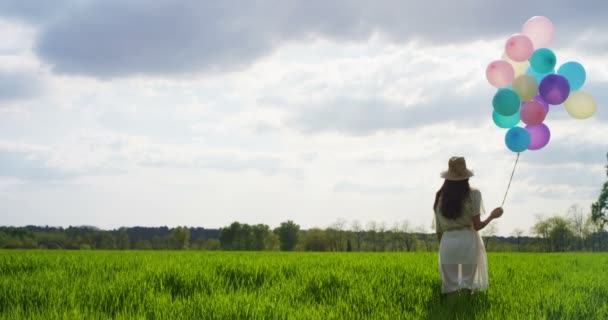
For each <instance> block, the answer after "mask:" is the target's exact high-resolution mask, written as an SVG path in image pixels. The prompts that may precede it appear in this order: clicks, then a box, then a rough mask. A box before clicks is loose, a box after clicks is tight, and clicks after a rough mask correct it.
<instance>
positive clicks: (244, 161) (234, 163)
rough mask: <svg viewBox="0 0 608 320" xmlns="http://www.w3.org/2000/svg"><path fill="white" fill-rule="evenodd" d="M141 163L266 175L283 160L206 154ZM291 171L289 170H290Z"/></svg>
mask: <svg viewBox="0 0 608 320" xmlns="http://www.w3.org/2000/svg"><path fill="white" fill-rule="evenodd" d="M139 164H140V165H142V166H146V167H155V168H182V169H211V170H220V171H228V172H238V171H257V172H260V173H262V174H266V175H274V174H277V173H279V172H280V171H281V170H282V169H283V168H282V166H281V165H282V161H281V160H280V159H279V158H274V157H268V156H252V157H239V156H236V155H235V156H230V155H217V156H204V157H197V158H195V159H192V160H182V161H180V160H176V159H150V160H142V161H140V162H139ZM288 171H289V170H288Z"/></svg>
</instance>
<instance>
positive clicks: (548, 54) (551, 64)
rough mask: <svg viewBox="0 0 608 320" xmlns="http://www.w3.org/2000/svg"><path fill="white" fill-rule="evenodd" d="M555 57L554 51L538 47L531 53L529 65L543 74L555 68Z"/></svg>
mask: <svg viewBox="0 0 608 320" xmlns="http://www.w3.org/2000/svg"><path fill="white" fill-rule="evenodd" d="M556 62H557V58H556V57H555V53H553V51H551V50H549V49H547V48H540V49H537V50H536V51H534V53H532V56H531V57H530V67H531V68H532V69H533V70H534V71H536V72H537V73H540V74H545V73H548V72H550V71H551V70H553V68H555V63H556Z"/></svg>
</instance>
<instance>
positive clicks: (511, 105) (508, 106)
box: [492, 89, 521, 117]
mask: <svg viewBox="0 0 608 320" xmlns="http://www.w3.org/2000/svg"><path fill="white" fill-rule="evenodd" d="M520 102H521V100H519V96H518V95H517V93H515V91H513V90H511V89H498V92H496V94H495V95H494V98H493V99H492V106H493V107H494V111H496V113H498V114H500V115H503V116H507V117H508V116H512V115H514V114H515V113H516V112H517V111H518V110H519V104H520Z"/></svg>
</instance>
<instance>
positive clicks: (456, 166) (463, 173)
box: [441, 157, 474, 181]
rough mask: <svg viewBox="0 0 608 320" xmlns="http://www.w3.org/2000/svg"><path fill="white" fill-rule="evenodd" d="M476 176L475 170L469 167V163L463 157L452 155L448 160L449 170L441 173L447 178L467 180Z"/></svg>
mask: <svg viewBox="0 0 608 320" xmlns="http://www.w3.org/2000/svg"><path fill="white" fill-rule="evenodd" d="M472 176H474V174H473V171H471V170H469V169H467V163H466V161H465V160H464V158H463V157H451V158H450V161H448V170H447V171H444V172H442V173H441V177H442V178H444V179H446V180H454V181H458V180H466V179H468V178H470V177H472Z"/></svg>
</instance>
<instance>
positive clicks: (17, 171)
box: [0, 150, 76, 181]
mask: <svg viewBox="0 0 608 320" xmlns="http://www.w3.org/2000/svg"><path fill="white" fill-rule="evenodd" d="M47 161H48V159H45V158H44V157H43V156H41V155H40V154H35V153H28V152H22V151H6V150H3V151H0V176H4V177H14V178H19V179H23V180H34V181H53V180H65V179H70V178H73V177H75V176H76V174H75V173H73V172H69V171H64V170H61V169H57V168H54V167H52V166H50V165H49V164H48V162H47Z"/></svg>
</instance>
